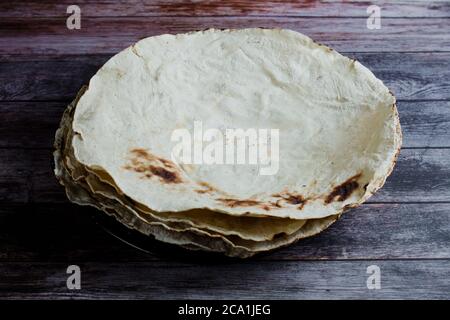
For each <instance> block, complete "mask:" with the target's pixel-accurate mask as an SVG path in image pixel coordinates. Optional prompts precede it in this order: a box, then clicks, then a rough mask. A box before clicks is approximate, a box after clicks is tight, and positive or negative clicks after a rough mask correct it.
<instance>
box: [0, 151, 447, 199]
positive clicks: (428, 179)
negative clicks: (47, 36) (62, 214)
mask: <svg viewBox="0 0 450 320" xmlns="http://www.w3.org/2000/svg"><path fill="white" fill-rule="evenodd" d="M52 168H53V157H52V154H51V150H50V149H37V150H36V149H34V150H27V149H3V150H2V152H0V202H3V203H6V202H13V203H24V202H31V203H55V202H56V203H59V202H64V201H66V197H65V195H64V192H63V188H62V187H61V186H59V184H58V183H57V181H56V178H55V177H54V176H53V169H52ZM370 201H371V202H376V203H378V202H427V201H450V149H404V150H402V151H401V153H400V157H399V159H398V162H397V165H396V167H395V168H394V171H393V173H392V175H391V176H390V177H389V178H388V181H387V183H386V185H385V186H384V187H383V188H382V189H381V190H380V191H379V192H377V193H376V195H375V196H373V197H372V198H370Z"/></svg>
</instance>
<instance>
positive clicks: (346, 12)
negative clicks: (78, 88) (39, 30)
mask: <svg viewBox="0 0 450 320" xmlns="http://www.w3.org/2000/svg"><path fill="white" fill-rule="evenodd" d="M371 3H376V4H377V5H378V6H380V7H381V9H382V11H381V12H382V15H383V16H384V17H449V16H450V7H449V3H448V2H442V1H375V2H373V1H372V2H367V1H345V2H342V1H338V0H328V1H325V2H322V1H292V0H291V1H281V0H278V1H276V0H275V1H254V0H231V1H221V0H209V1H186V0H169V1H167V0H153V1H152V0H146V1H139V0H129V1H120V2H118V1H114V0H101V1H94V0H83V1H77V2H76V4H77V5H78V6H80V8H81V10H82V14H83V16H86V17H88V16H89V17H108V16H113V17H115V16H151V17H153V16H205V15H206V16H210V15H223V16H230V15H231V16H233V15H264V16H274V15H277V16H298V17H308V16H316V17H317V16H325V17H327V16H334V17H336V16H338V17H367V13H366V9H367V7H368V6H369V5H370V4H371ZM72 4H74V2H73V1H71V0H62V1H61V0H60V1H51V0H46V1H42V0H40V1H39V0H25V1H20V2H12V1H3V2H1V3H0V17H36V16H39V17H48V16H65V15H66V8H67V6H69V5H72Z"/></svg>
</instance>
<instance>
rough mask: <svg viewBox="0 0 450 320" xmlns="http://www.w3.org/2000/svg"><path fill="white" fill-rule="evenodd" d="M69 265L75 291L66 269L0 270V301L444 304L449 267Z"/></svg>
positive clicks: (27, 266)
mask: <svg viewBox="0 0 450 320" xmlns="http://www.w3.org/2000/svg"><path fill="white" fill-rule="evenodd" d="M75 262H76V263H77V264H79V266H80V268H81V279H82V280H81V281H82V285H81V286H82V289H81V290H68V289H67V286H66V281H67V276H68V275H67V273H66V269H67V267H68V263H67V262H66V263H51V262H30V263H17V262H11V263H2V264H0V274H2V279H3V282H0V298H2V299H18V298H21V299H163V298H165V299H402V298H403V299H406V298H408V299H449V298H450V268H449V267H448V265H449V263H450V260H362V261H314V262H311V261H267V262H260V261H258V262H256V263H255V262H250V261H246V262H243V261H241V262H234V263H208V264H199V263H186V264H173V263H171V262H128V263H111V262H106V263H99V262H83V263H80V262H78V261H75ZM370 265H377V266H378V267H379V268H380V269H381V289H379V290H369V289H368V288H367V278H368V276H369V275H368V274H367V267H368V266H370ZM5 283H6V284H7V285H5ZM172 310H173V309H172ZM175 310H176V309H175ZM173 312H175V311H173Z"/></svg>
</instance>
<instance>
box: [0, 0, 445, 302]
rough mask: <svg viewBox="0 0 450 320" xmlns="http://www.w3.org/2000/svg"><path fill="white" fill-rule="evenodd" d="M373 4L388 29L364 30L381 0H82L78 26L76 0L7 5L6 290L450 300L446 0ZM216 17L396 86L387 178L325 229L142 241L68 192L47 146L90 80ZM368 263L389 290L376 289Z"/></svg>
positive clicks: (2, 123) (0, 38)
mask: <svg viewBox="0 0 450 320" xmlns="http://www.w3.org/2000/svg"><path fill="white" fill-rule="evenodd" d="M373 3H374V4H377V5H379V6H380V7H381V9H382V11H381V15H382V20H381V24H382V28H381V29H380V30H369V29H367V27H366V19H367V16H368V14H367V12H366V9H367V7H368V5H369V4H372V1H371V2H367V1H345V2H340V1H335V0H332V1H327V2H326V3H325V2H318V1H305V2H300V1H277V0H275V1H248V0H247V1H244V0H239V1H238V0H232V1H217V0H209V1H195V2H194V1H178V0H169V1H162V0H157V1H156V0H155V1H137V0H130V1H120V2H117V1H113V0H100V1H95V2H94V1H92V0H82V1H77V3H76V4H78V5H79V6H80V7H81V9H82V23H81V25H82V29H81V30H68V29H67V28H66V17H67V16H68V14H66V8H67V6H68V5H71V4H75V3H72V1H69V0H62V1H51V0H44V1H37V0H24V1H21V2H16V3H14V2H11V1H10V2H5V1H3V2H1V3H0V298H11V299H17V298H61V299H65V298H160V299H161V298H209V299H212V298H229V299H232V298H306V299H311V298H322V299H323V298H374V299H378V298H393V299H398V298H436V299H450V80H449V79H450V33H449V32H448V30H449V29H450V19H449V17H450V2H449V1H373ZM209 27H217V28H243V27H283V28H290V29H293V30H297V31H300V32H302V33H305V34H307V35H309V36H311V37H313V38H314V39H315V40H317V41H319V42H322V43H324V44H327V45H330V46H332V47H334V48H335V49H337V50H339V51H340V52H343V53H345V54H346V55H348V56H350V57H352V58H355V59H357V60H359V61H360V62H361V63H363V64H364V65H366V66H367V67H369V68H370V69H371V70H372V71H373V72H374V74H375V75H376V76H377V77H379V78H380V79H382V80H383V81H384V82H385V83H386V84H387V85H388V86H389V87H390V89H391V90H392V91H393V92H394V93H395V94H396V96H397V99H398V100H399V101H398V108H399V112H400V118H401V123H402V128H403V134H404V144H403V146H404V149H403V150H402V151H401V154H400V158H399V161H398V164H397V166H396V167H395V169H394V172H393V174H392V175H391V176H390V177H389V179H388V181H387V183H386V185H385V187H383V189H381V190H380V191H379V192H378V193H377V194H376V195H375V196H374V197H372V198H371V199H370V202H369V203H366V204H364V205H363V206H361V207H359V208H357V209H354V210H351V211H349V212H347V213H346V214H344V215H343V217H342V218H341V219H340V220H339V221H338V222H337V223H335V224H334V225H333V226H332V227H330V228H329V229H328V230H327V231H326V232H324V233H322V234H320V235H319V236H317V237H313V238H310V239H306V240H304V241H300V242H299V243H297V244H295V245H292V246H290V247H288V248H284V249H281V250H278V251H275V252H271V253H267V254H262V255H259V256H257V257H255V258H253V259H250V260H245V261H241V260H230V259H225V258H223V257H221V256H217V255H208V254H199V253H192V252H188V251H184V250H181V249H178V248H175V247H172V246H169V245H166V244H161V243H159V242H156V241H152V240H148V239H147V238H144V239H142V238H140V240H136V241H140V242H138V243H139V244H142V245H144V246H145V247H146V248H147V249H149V250H150V253H145V252H142V251H139V250H137V249H135V248H133V247H131V246H129V245H127V244H125V243H123V242H122V241H120V240H118V239H115V238H114V237H113V236H111V235H109V234H108V233H106V232H105V231H104V230H103V227H101V226H99V225H97V222H98V221H99V220H98V219H100V221H101V225H102V226H104V225H105V221H104V220H105V216H104V215H103V214H102V213H99V212H97V211H96V210H95V209H92V208H88V207H80V206H77V205H73V204H70V203H69V202H68V200H67V199H66V196H65V195H64V191H63V188H62V187H61V186H60V185H59V184H58V183H57V182H56V179H55V178H54V176H53V172H52V168H53V159H52V155H51V152H52V150H51V144H52V142H53V135H54V132H55V130H56V127H57V125H58V122H59V119H60V116H61V114H62V111H63V109H64V108H65V106H66V105H67V104H68V103H69V102H70V100H71V99H73V97H74V96H75V94H76V92H77V91H78V89H79V88H80V87H81V85H83V84H86V83H87V81H88V80H89V78H90V77H92V75H93V74H94V73H95V72H96V70H97V69H98V68H99V67H100V66H101V65H102V64H103V63H104V62H105V61H106V60H107V59H108V58H109V57H111V56H112V55H113V54H115V53H116V52H118V51H120V50H121V49H123V48H125V47H126V46H128V45H129V44H131V43H133V42H135V41H136V40H138V39H140V38H143V37H147V36H151V35H157V34H162V33H179V32H185V31H192V30H198V29H205V28H209ZM93 217H94V218H95V219H94V218H93ZM102 217H103V218H102ZM106 225H107V224H106ZM112 225H114V224H112ZM120 230H121V231H120V232H119V233H118V234H119V236H124V237H125V238H127V236H128V232H127V231H126V229H125V228H124V229H120ZM116 231H117V230H115V232H116ZM69 264H79V265H80V266H81V267H82V279H83V280H82V286H83V290H81V291H79V292H72V291H68V290H67V289H66V286H65V281H66V277H67V274H66V272H65V271H66V267H67V265H69ZM372 264H376V265H379V266H380V267H381V272H382V289H381V290H368V289H367V288H366V279H367V276H368V275H367V274H366V267H367V266H368V265H372ZM242 275H245V277H244V278H243V276H242Z"/></svg>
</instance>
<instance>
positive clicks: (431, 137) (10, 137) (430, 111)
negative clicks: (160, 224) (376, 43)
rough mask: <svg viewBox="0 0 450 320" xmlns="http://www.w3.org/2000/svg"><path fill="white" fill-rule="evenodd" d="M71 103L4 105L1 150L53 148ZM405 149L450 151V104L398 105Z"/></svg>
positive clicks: (0, 107)
mask: <svg viewBox="0 0 450 320" xmlns="http://www.w3.org/2000/svg"><path fill="white" fill-rule="evenodd" d="M68 103H69V101H66V102H64V101H61V102H52V101H25V102H17V101H10V102H1V101H0V119H2V121H3V123H4V125H2V126H1V127H0V148H27V149H29V148H51V146H52V145H53V140H54V134H55V131H56V128H57V127H58V125H59V121H60V118H61V115H62V113H63V110H64V109H65V107H66V106H67V104H68ZM397 106H398V110H399V113H400V120H401V125H402V129H403V147H405V148H423V147H438V148H443V147H445V148H450V101H404V100H401V101H399V102H398V103H397Z"/></svg>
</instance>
